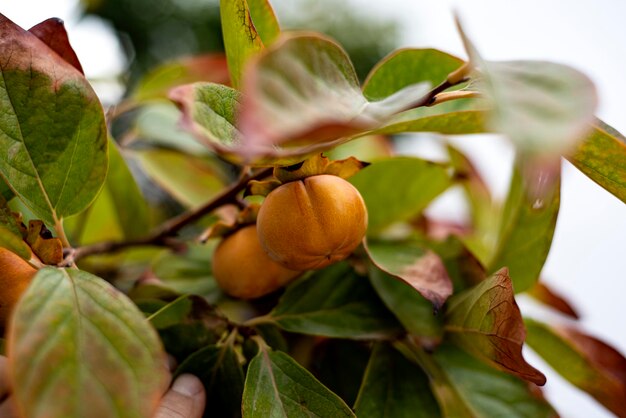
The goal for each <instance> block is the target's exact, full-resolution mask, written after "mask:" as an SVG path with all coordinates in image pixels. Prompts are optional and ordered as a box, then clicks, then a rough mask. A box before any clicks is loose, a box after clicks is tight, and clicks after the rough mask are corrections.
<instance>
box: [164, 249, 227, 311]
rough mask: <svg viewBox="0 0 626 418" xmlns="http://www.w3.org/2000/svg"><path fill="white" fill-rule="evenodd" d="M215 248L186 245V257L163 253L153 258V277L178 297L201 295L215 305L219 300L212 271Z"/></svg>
mask: <svg viewBox="0 0 626 418" xmlns="http://www.w3.org/2000/svg"><path fill="white" fill-rule="evenodd" d="M215 245H217V243H215V242H211V241H210V242H209V243H208V244H205V245H198V244H189V245H188V248H187V252H186V253H172V252H171V251H164V252H162V253H161V255H160V256H159V257H155V258H153V260H152V270H153V273H154V275H155V276H156V277H158V278H159V279H160V280H162V281H163V284H164V285H165V286H166V287H168V288H170V289H172V290H174V291H176V292H178V293H182V294H187V293H190V294H196V295H201V296H203V297H204V298H205V299H207V301H208V302H209V303H215V302H217V300H218V299H219V297H220V296H221V291H220V290H219V287H218V286H217V283H216V282H215V279H214V278H213V273H212V270H211V257H212V254H213V251H214V249H215Z"/></svg>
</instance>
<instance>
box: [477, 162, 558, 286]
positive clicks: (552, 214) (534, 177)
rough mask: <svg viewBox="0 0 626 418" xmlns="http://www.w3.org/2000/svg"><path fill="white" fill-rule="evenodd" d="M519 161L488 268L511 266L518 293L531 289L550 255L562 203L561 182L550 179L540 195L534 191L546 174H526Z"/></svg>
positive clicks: (491, 270) (492, 270)
mask: <svg viewBox="0 0 626 418" xmlns="http://www.w3.org/2000/svg"><path fill="white" fill-rule="evenodd" d="M521 170H522V167H521V166H520V164H519V163H518V164H516V166H515V168H514V170H513V177H512V179H511V186H510V189H509V195H508V197H507V200H506V204H505V207H504V213H503V215H502V221H501V224H500V234H499V239H498V244H497V246H496V250H495V252H494V254H493V257H492V259H491V261H490V262H489V263H488V270H489V272H490V273H493V272H495V271H497V270H499V269H500V268H502V267H507V268H508V269H509V272H510V275H511V278H512V279H513V286H514V288H515V292H523V291H524V290H527V289H529V288H531V287H532V286H533V285H534V284H535V283H536V282H537V280H538V279H539V273H540V272H541V269H542V268H543V264H544V263H545V261H546V258H547V257H548V252H549V251H550V247H551V245H552V236H553V235H554V228H555V226H556V220H557V216H558V214H559V206H560V181H558V178H559V174H557V180H556V181H553V182H548V183H550V184H548V185H547V186H546V188H545V190H543V191H542V193H541V195H539V196H537V195H536V193H535V192H534V191H533V190H534V189H535V188H536V187H537V186H541V185H542V184H543V183H542V181H543V180H544V179H543V178H542V173H540V172H539V173H527V174H526V175H523V173H522V172H521Z"/></svg>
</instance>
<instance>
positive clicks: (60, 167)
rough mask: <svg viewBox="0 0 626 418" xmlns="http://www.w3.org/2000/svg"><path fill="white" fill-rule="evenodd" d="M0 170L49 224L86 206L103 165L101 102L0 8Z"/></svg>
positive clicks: (102, 177)
mask: <svg viewBox="0 0 626 418" xmlns="http://www.w3.org/2000/svg"><path fill="white" fill-rule="evenodd" d="M0 32H1V33H2V37H1V38H2V42H0V56H5V57H8V56H10V57H11V59H10V60H6V62H5V63H4V64H3V65H2V66H0V72H1V74H2V77H1V78H0V103H2V105H1V106H2V108H3V109H6V111H5V112H4V114H3V117H2V118H1V119H0V175H2V177H3V178H4V179H5V180H6V181H7V183H9V185H10V187H11V189H12V190H13V191H14V192H15V194H16V195H18V196H19V197H20V199H22V200H23V201H24V202H25V203H26V204H27V205H28V206H29V207H30V208H31V209H32V210H33V212H35V214H36V215H37V216H38V217H39V218H41V219H43V220H44V221H46V222H47V223H48V224H57V223H58V222H60V220H61V219H62V218H64V217H66V216H69V215H72V214H75V213H78V212H80V211H82V210H83V209H85V208H86V207H87V206H88V205H89V204H90V203H91V202H92V200H93V199H94V198H95V197H96V195H97V194H98V192H99V191H100V188H101V187H102V185H103V183H104V180H105V177H106V171H107V136H106V126H105V120H104V113H103V111H102V106H101V105H100V102H99V101H98V98H97V96H96V94H95V93H94V91H93V90H92V88H91V87H90V86H89V83H88V82H87V80H86V79H85V78H84V77H83V75H82V74H81V73H80V72H79V71H77V70H76V69H75V68H74V67H72V66H71V65H70V64H68V63H67V62H65V61H64V60H63V59H62V58H61V57H60V56H58V55H57V54H56V53H54V52H52V50H50V49H49V48H48V47H47V46H46V45H45V44H44V43H42V42H41V41H40V40H39V39H37V37H35V36H34V35H32V34H31V33H29V32H26V31H24V30H23V29H21V28H20V27H18V26H17V25H15V24H14V23H13V22H11V21H9V20H8V19H7V18H6V17H4V16H0Z"/></svg>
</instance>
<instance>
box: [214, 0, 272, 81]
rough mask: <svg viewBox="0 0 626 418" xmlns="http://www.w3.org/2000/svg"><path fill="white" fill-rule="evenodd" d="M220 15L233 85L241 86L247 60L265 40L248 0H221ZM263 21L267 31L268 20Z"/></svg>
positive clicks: (261, 46) (263, 26)
mask: <svg viewBox="0 0 626 418" xmlns="http://www.w3.org/2000/svg"><path fill="white" fill-rule="evenodd" d="M253 1H257V2H258V1H261V0H253ZM256 9H258V7H256V8H255V11H257V10H256ZM259 14H260V13H259ZM220 16H221V20H222V36H223V38H224V48H225V49H226V59H227V60H228V70H229V72H230V79H231V81H232V84H233V87H235V88H239V84H240V82H241V75H242V72H243V68H244V66H245V64H246V62H247V61H248V60H249V59H250V57H252V56H253V55H255V54H256V53H258V52H260V51H261V50H262V49H263V42H262V41H261V36H259V33H258V32H257V29H256V27H255V24H254V22H252V16H251V15H250V9H249V8H248V2H247V1H246V0H220ZM262 21H263V22H264V24H262V26H261V27H262V28H263V29H264V30H266V31H267V29H268V21H267V20H266V19H262ZM266 33H267V32H266ZM268 34H269V33H268Z"/></svg>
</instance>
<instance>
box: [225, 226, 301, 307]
mask: <svg viewBox="0 0 626 418" xmlns="http://www.w3.org/2000/svg"><path fill="white" fill-rule="evenodd" d="M300 274H301V272H300V271H294V270H289V269H287V268H285V267H283V266H281V265H280V264H278V263H277V262H275V261H274V260H272V259H271V258H270V257H269V256H268V255H267V253H266V252H265V251H264V250H263V248H262V247H261V244H260V242H259V238H258V235H257V228H256V226H255V225H248V226H245V227H243V228H241V229H239V230H237V231H236V232H234V233H233V234H231V235H229V236H227V237H225V238H224V239H223V240H222V241H221V242H220V243H219V244H218V246H217V248H216V249H215V253H214V255H213V276H214V277H215V280H216V281H217V283H218V285H219V286H220V287H221V288H222V290H223V291H224V292H225V293H227V294H229V295H231V296H233V297H236V298H239V299H255V298H258V297H261V296H265V295H267V294H269V293H272V292H274V291H276V290H278V289H279V288H281V287H283V286H285V285H286V284H287V283H289V282H290V281H292V280H293V279H295V278H296V277H298V276H299V275H300Z"/></svg>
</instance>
